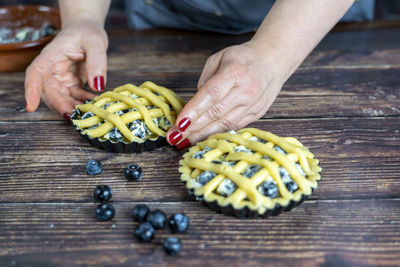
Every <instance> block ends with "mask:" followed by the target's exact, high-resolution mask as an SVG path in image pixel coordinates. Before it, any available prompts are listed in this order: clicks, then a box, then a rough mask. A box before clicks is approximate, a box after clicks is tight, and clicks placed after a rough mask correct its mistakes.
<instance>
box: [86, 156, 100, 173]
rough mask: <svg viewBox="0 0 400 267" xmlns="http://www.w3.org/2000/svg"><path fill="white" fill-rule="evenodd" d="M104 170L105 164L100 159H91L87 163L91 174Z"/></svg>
mask: <svg viewBox="0 0 400 267" xmlns="http://www.w3.org/2000/svg"><path fill="white" fill-rule="evenodd" d="M102 171H103V165H102V164H101V162H100V161H98V160H95V159H91V160H89V161H88V162H87V163H86V172H87V173H88V174H89V175H96V174H99V173H101V172H102Z"/></svg>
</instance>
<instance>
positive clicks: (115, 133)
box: [109, 127, 123, 142]
mask: <svg viewBox="0 0 400 267" xmlns="http://www.w3.org/2000/svg"><path fill="white" fill-rule="evenodd" d="M109 137H110V140H111V141H113V142H119V141H121V140H122V139H123V136H122V134H121V132H120V131H119V130H118V128H117V127H114V128H112V129H111V130H110V133H109Z"/></svg>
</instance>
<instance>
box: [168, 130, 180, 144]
mask: <svg viewBox="0 0 400 267" xmlns="http://www.w3.org/2000/svg"><path fill="white" fill-rule="evenodd" d="M181 138H182V134H181V133H180V132H172V133H171V134H170V135H169V141H170V142H171V144H172V145H173V146H174V145H176V143H178V141H179V140H181Z"/></svg>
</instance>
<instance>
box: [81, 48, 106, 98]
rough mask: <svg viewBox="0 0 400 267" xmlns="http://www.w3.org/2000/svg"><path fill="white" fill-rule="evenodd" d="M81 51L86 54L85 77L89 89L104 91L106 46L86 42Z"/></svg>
mask: <svg viewBox="0 0 400 267" xmlns="http://www.w3.org/2000/svg"><path fill="white" fill-rule="evenodd" d="M83 49H84V50H85V54H86V75H87V79H88V83H89V86H90V88H92V89H93V90H94V91H97V92H99V91H104V89H105V85H106V78H107V45H106V44H104V45H103V44H99V43H98V42H93V41H87V42H86V43H85V44H84V46H83Z"/></svg>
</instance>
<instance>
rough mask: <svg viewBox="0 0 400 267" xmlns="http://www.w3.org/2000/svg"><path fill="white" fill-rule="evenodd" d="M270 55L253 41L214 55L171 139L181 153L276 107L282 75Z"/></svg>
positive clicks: (205, 68) (171, 142)
mask: <svg viewBox="0 0 400 267" xmlns="http://www.w3.org/2000/svg"><path fill="white" fill-rule="evenodd" d="M269 52H270V53H271V54H270V55H265V54H266V51H262V50H260V49H257V48H256V46H255V45H253V43H252V41H249V42H247V43H244V44H242V45H236V46H231V47H228V48H225V49H224V50H222V51H220V52H218V53H216V54H214V55H212V56H211V57H210V58H209V59H208V60H207V62H206V64H205V66H204V69H203V72H202V74H201V76H200V79H199V82H198V86H197V87H198V92H197V93H196V94H195V95H194V97H193V98H192V99H191V100H190V101H189V102H188V103H187V104H186V105H185V107H184V108H183V109H182V111H181V113H180V114H179V116H178V118H177V120H176V121H177V123H176V125H174V126H173V127H171V129H170V130H169V131H168V133H167V140H168V142H169V143H170V144H171V145H176V146H177V148H178V149H179V150H181V149H184V148H186V147H188V146H190V145H191V144H195V143H196V142H198V141H201V140H203V139H205V138H207V137H208V136H210V135H212V134H214V133H218V132H225V131H228V130H236V129H240V128H243V127H245V126H246V125H247V124H249V123H251V122H253V121H255V120H257V119H259V118H260V117H261V116H263V115H264V114H265V112H266V111H267V110H268V109H269V107H270V106H271V105H272V103H273V101H274V100H275V98H276V96H277V95H278V93H279V91H280V89H281V87H282V84H283V79H282V78H281V77H282V76H281V75H280V74H279V73H278V71H277V70H276V69H274V67H273V66H275V65H274V62H271V61H273V60H272V59H273V58H276V55H273V50H272V49H271V50H270V51H269Z"/></svg>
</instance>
